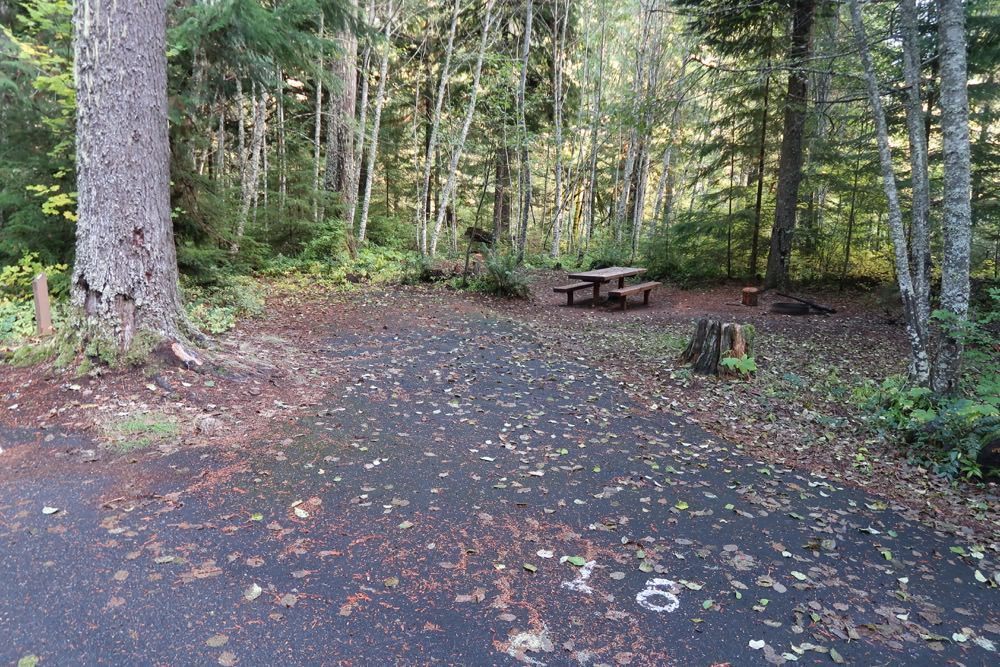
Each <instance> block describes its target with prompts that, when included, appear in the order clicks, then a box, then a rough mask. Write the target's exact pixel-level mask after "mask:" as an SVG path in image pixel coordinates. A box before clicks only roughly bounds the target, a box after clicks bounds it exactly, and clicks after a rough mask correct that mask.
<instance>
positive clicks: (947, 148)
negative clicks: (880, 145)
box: [932, 0, 972, 392]
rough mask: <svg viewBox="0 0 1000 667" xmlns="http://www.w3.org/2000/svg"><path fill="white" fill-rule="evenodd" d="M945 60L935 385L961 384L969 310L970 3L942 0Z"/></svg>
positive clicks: (947, 388) (952, 386) (949, 387)
mask: <svg viewBox="0 0 1000 667" xmlns="http://www.w3.org/2000/svg"><path fill="white" fill-rule="evenodd" d="M938 7H939V19H938V28H939V30H940V37H939V42H940V45H941V46H940V52H941V55H940V63H941V101H940V105H941V151H942V153H943V154H944V204H943V206H942V213H943V215H942V220H941V228H942V230H943V237H944V252H943V256H942V259H941V309H942V310H944V311H946V312H948V313H949V314H950V315H951V317H952V318H953V319H954V322H947V323H945V327H944V331H943V332H942V337H941V343H940V346H939V349H938V356H937V359H936V360H935V364H934V370H933V373H932V388H933V389H934V390H935V391H937V392H952V391H954V390H955V389H957V387H958V380H959V370H960V362H961V356H962V341H961V338H960V337H959V336H958V335H956V331H959V330H960V325H961V323H962V322H963V321H964V320H965V319H966V317H967V316H968V312H969V261H970V260H969V252H970V245H971V237H972V209H971V201H970V200H971V197H972V179H971V175H970V161H971V156H970V146H969V93H968V65H967V63H966V54H965V50H966V40H965V2H964V1H963V0H938Z"/></svg>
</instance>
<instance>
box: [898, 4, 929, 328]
mask: <svg viewBox="0 0 1000 667" xmlns="http://www.w3.org/2000/svg"><path fill="white" fill-rule="evenodd" d="M900 19H901V23H902V29H903V76H904V79H905V80H906V101H905V103H904V107H905V108H906V130H907V133H908V135H909V140H910V180H911V189H912V192H913V200H912V201H913V204H912V216H913V217H912V221H911V223H910V257H911V262H912V266H913V290H914V292H915V293H916V296H917V307H918V308H917V312H918V314H919V315H920V317H921V318H923V319H922V321H921V322H920V329H921V331H928V330H929V326H930V325H929V322H928V319H927V318H928V316H929V315H930V283H931V278H930V265H931V249H930V239H929V228H928V226H929V221H928V216H929V212H930V187H929V184H928V177H927V137H926V135H925V134H924V131H925V129H926V125H925V124H924V110H923V102H922V100H921V97H920V60H921V59H920V34H919V32H918V30H917V7H916V2H915V0H902V2H901V3H900Z"/></svg>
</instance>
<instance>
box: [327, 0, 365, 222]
mask: <svg viewBox="0 0 1000 667" xmlns="http://www.w3.org/2000/svg"><path fill="white" fill-rule="evenodd" d="M349 2H350V5H351V10H352V11H354V10H355V9H356V8H357V0H349ZM338 42H339V43H340V46H341V49H342V53H341V54H340V55H339V57H337V58H334V59H333V62H332V63H331V65H330V73H331V74H332V75H333V79H334V80H335V81H339V82H340V87H339V88H334V89H333V90H331V91H329V94H328V95H327V119H326V171H325V173H324V175H323V181H324V186H325V187H326V189H327V190H328V191H330V192H337V193H340V196H341V200H342V201H343V202H345V203H348V204H349V203H350V202H351V201H353V199H354V198H355V197H356V196H357V188H355V189H354V191H352V190H351V187H350V186H351V180H352V175H353V173H354V143H355V131H354V128H355V121H354V115H355V104H356V97H357V67H356V64H355V61H356V60H357V58H358V40H357V37H355V36H354V32H353V31H352V30H350V29H346V30H344V31H343V32H342V33H341V34H340V36H339V38H338Z"/></svg>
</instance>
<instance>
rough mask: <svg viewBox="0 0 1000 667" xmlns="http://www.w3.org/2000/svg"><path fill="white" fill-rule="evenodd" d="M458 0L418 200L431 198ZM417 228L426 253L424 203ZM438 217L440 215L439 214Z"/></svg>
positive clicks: (434, 246)
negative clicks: (432, 172)
mask: <svg viewBox="0 0 1000 667" xmlns="http://www.w3.org/2000/svg"><path fill="white" fill-rule="evenodd" d="M459 8H460V5H459V0H454V5H453V6H452V11H451V24H450V26H449V27H448V45H447V46H446V47H445V51H444V64H443V65H442V66H441V76H440V81H439V82H438V89H437V97H435V99H434V115H433V116H432V118H431V121H430V127H429V132H430V134H429V136H428V138H427V147H426V152H425V153H424V171H423V179H422V181H421V186H420V195H421V196H420V201H421V202H428V201H429V200H430V198H431V168H432V167H433V166H434V163H435V160H434V156H435V152H436V151H437V138H438V130H439V129H440V125H441V107H442V106H443V105H444V93H445V90H447V88H448V79H449V77H450V76H451V71H450V70H451V54H452V50H453V48H454V45H455V28H456V26H457V25H458V12H459ZM416 209H417V229H418V230H419V234H420V254H422V255H426V254H427V220H428V213H429V212H428V210H427V209H428V207H427V206H426V205H421V206H417V207H416ZM441 210H442V207H441V206H440V205H439V206H438V213H441ZM439 218H440V216H439ZM440 233H441V228H440V226H439V225H435V227H434V235H433V236H434V238H433V239H432V243H431V252H430V254H431V255H432V256H433V255H434V253H435V251H436V250H437V237H438V234H440Z"/></svg>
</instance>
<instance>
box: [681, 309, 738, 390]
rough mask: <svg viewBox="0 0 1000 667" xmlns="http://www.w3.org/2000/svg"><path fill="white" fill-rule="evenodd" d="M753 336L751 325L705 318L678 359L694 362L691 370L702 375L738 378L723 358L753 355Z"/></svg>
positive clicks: (686, 362) (684, 362)
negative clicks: (724, 362) (723, 361)
mask: <svg viewBox="0 0 1000 667" xmlns="http://www.w3.org/2000/svg"><path fill="white" fill-rule="evenodd" d="M753 336H754V333H753V327H752V326H749V325H741V324H736V323H735V322H727V323H722V322H719V321H718V320H710V319H708V318H702V319H700V320H698V324H697V326H696V327H695V331H694V335H692V336H691V340H690V341H689V342H688V344H687V348H685V350H684V352H682V353H681V356H680V357H679V358H678V361H680V363H682V364H691V370H693V371H694V372H695V373H699V374H701V375H719V376H723V377H735V376H737V375H738V374H739V372H738V371H737V370H736V369H733V368H727V367H726V366H723V365H722V360H723V359H726V358H729V357H733V358H736V359H746V358H747V357H750V356H752V354H753Z"/></svg>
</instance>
